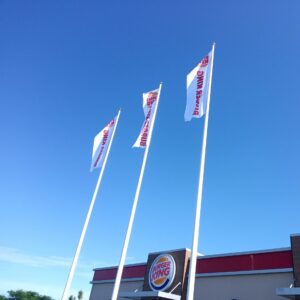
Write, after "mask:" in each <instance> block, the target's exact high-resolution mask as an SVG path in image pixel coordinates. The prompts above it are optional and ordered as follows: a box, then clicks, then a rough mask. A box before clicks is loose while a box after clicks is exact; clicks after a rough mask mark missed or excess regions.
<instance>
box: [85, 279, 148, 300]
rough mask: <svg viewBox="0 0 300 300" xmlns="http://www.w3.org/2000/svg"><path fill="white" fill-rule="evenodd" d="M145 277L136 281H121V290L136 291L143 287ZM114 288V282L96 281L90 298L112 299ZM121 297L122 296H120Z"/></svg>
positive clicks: (92, 299) (91, 299)
mask: <svg viewBox="0 0 300 300" xmlns="http://www.w3.org/2000/svg"><path fill="white" fill-rule="evenodd" d="M143 283H144V279H142V280H136V281H125V282H122V283H121V286H120V292H134V291H135V290H136V289H138V290H139V291H141V290H142V289H143ZM113 288H114V282H113V281H109V282H104V283H94V284H93V287H92V290H91V295H90V300H110V299H111V295H112V292H113ZM118 299H121V298H118Z"/></svg>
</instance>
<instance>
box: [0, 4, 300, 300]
mask: <svg viewBox="0 0 300 300" xmlns="http://www.w3.org/2000/svg"><path fill="white" fill-rule="evenodd" d="M299 9H300V3H299V1H297V0H290V1H285V2H282V1H274V0H272V1H271V0H266V1H263V2H262V1H258V0H253V1H248V2H245V1H236V0H235V1H220V0H218V1H217V0H212V1H190V0H188V1H174V0H172V1H171V0H160V1H158V0H153V1H137V0H129V1H85V2H83V1H78V0H76V1H74V0H72V1H69V0H66V1H14V0H10V1H3V0H2V1H0V40H1V47H0V87H1V88H0V99H1V109H0V128H1V130H0V140H1V147H0V157H1V168H0V180H1V189H0V207H1V218H0V293H4V292H5V291H7V290H8V289H17V288H24V289H33V290H36V291H38V292H40V293H44V294H49V295H51V296H53V297H54V298H55V299H59V298H60V296H61V294H62V291H63V287H64V285H65V282H66V278H67V274H68V267H69V265H70V261H71V258H72V256H73V255H74V252H75V247H76V245H77V242H78V239H79V235H80V232H81V229H82V226H83V222H84V219H85V215H86V213H87V209H88V206H89V202H90V199H91V197H92V194H93V191H94V187H95V184H96V180H97V176H98V172H94V173H90V172H89V167H90V159H91V152H92V142H93V138H94V136H95V135H96V134H97V132H98V131H100V130H101V129H102V128H103V127H104V126H105V125H106V124H107V122H108V121H109V120H110V119H111V118H112V117H113V116H114V115H116V113H117V111H118V109H119V108H120V107H121V108H122V115H121V118H120V122H119V126H118V130H117V132H116V136H115V140H114V143H113V146H112V151H111V154H110V157H109V160H108V163H107V168H106V172H105V174H104V178H103V181H102V185H101V188H100V191H99V196H98V198H97V201H96V205H95V208H94V211H93V215H92V218H91V221H90V226H89V228H88V232H87V235H86V240H85V243H84V246H83V250H82V254H81V256H80V260H79V265H78V269H77V271H76V273H75V278H74V282H73V285H72V291H73V293H77V291H78V290H79V289H82V290H84V292H85V299H87V298H88V295H89V291H90V285H89V281H90V280H91V279H92V275H93V273H92V269H93V268H94V267H101V266H108V265H115V264H117V263H118V261H119V257H120V254H121V247H122V244H123V239H124V234H125V231H126V227H127V222H128V218H129V213H130V209H131V204H132V200H133V196H134V193H135V188H136V184H137V180H138V176H139V171H140V166H141V162H142V156H143V150H140V149H132V148H131V146H132V144H133V143H134V141H135V139H136V138H137V135H138V133H139V130H140V128H141V124H142V122H143V111H142V93H143V92H146V91H149V90H151V89H154V88H157V87H158V84H159V82H160V81H163V82H164V84H163V89H162V93H161V99H160V106H159V108H158V114H157V121H156V124H155V127H154V132H153V137H152V144H151V149H150V152H149V157H148V164H147V167H146V172H145V176H144V181H143V185H142V190H141V195H140V202H139V206H138V210H137V215H136V219H135V224H134V228H133V233H132V238H131V242H130V245H129V251H128V258H127V262H128V263H133V262H143V261H146V258H147V254H148V253H149V252H151V251H159V250H166V249H176V248H183V247H187V248H190V247H191V241H192V231H193V218H194V207H195V200H196V192H197V181H198V170H199V160H200V148H201V139H202V129H203V119H201V120H193V121H192V122H190V123H185V122H184V121H183V114H184V109H185V77H186V75H187V73H188V72H189V71H190V70H191V69H192V68H193V67H194V66H195V65H196V64H197V63H198V62H199V61H200V59H201V58H202V57H203V56H204V55H206V54H207V53H208V51H209V50H210V48H211V45H212V43H213V41H215V42H216V44H217V45H216V51H215V65H214V74H213V86H212V99H211V111H210V124H209V130H208V145H207V160H206V168H205V180H204V195H203V206H202V216H201V230H200V242H199V251H200V252H202V253H204V254H216V253H225V252H236V251H248V250H258V249H268V248H276V247H287V246H289V235H290V234H291V233H295V232H299V231H300V230H299V227H300V224H299V223H300V222H299V209H300V203H299V198H300V188H299V175H300V174H299V173H300V167H299V165H300V156H299V153H300V141H299V131H300V121H299V115H300V102H299V100H300V97H299V67H300V60H299V53H300V39H299V32H300V20H299V14H298V12H299Z"/></svg>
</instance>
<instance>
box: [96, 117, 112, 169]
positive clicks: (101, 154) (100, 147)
mask: <svg viewBox="0 0 300 300" xmlns="http://www.w3.org/2000/svg"><path fill="white" fill-rule="evenodd" d="M115 119H116V118H114V119H112V120H111V121H110V122H109V123H108V125H107V126H106V127H105V128H104V129H103V130H102V131H100V132H99V133H98V134H97V135H96V136H95V138H94V147H93V154H92V165H91V172H92V171H93V170H94V169H97V168H101V167H102V165H103V162H104V158H105V156H106V152H107V149H108V145H109V141H110V139H111V137H112V133H113V131H114V127H115Z"/></svg>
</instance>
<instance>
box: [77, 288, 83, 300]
mask: <svg viewBox="0 0 300 300" xmlns="http://www.w3.org/2000/svg"><path fill="white" fill-rule="evenodd" d="M77 298H78V300H82V299H83V291H82V290H80V291H79V292H78V296H77Z"/></svg>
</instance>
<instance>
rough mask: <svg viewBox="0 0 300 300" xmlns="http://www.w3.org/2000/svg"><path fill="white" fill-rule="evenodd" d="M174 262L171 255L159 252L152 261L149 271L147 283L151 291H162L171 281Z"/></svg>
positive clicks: (174, 269)
mask: <svg viewBox="0 0 300 300" xmlns="http://www.w3.org/2000/svg"><path fill="white" fill-rule="evenodd" d="M175 273H176V264H175V260H174V258H173V256H171V255H169V254H161V255H159V256H157V257H156V258H155V260H154V261H153V263H152V265H151V268H150V271H149V285H150V287H151V289H152V290H153V291H164V290H166V289H167V288H168V287H169V286H170V285H171V284H172V282H173V280H174V277H175Z"/></svg>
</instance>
